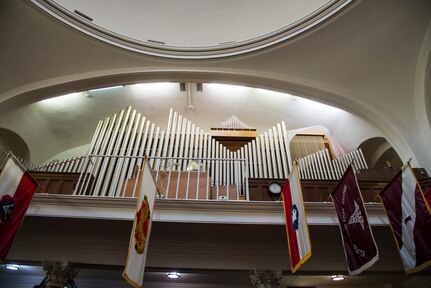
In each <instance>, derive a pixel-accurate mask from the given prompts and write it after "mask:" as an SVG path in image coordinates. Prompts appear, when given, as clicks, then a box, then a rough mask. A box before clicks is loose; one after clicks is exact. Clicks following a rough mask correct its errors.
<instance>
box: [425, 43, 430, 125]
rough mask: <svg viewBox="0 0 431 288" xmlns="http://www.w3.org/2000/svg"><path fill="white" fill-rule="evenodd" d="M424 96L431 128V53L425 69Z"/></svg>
mask: <svg viewBox="0 0 431 288" xmlns="http://www.w3.org/2000/svg"><path fill="white" fill-rule="evenodd" d="M424 94H425V110H426V111H425V112H426V115H427V119H428V125H429V128H431V51H430V53H429V55H428V61H427V65H426V68H425V83H424Z"/></svg>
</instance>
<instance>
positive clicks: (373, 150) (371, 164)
mask: <svg viewBox="0 0 431 288" xmlns="http://www.w3.org/2000/svg"><path fill="white" fill-rule="evenodd" d="M358 149H361V150H362V153H363V154H364V158H365V161H366V162H367V164H368V168H391V167H392V168H401V166H402V165H403V162H402V161H401V158H400V157H399V156H398V154H397V152H396V151H395V149H394V148H393V147H392V146H391V145H390V144H389V142H388V141H386V139H385V138H383V137H373V138H370V139H367V140H365V141H364V142H362V143H361V144H360V145H359V147H358Z"/></svg>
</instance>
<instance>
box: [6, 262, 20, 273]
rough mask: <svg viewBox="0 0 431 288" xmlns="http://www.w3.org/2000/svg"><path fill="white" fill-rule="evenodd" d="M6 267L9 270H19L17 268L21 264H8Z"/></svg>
mask: <svg viewBox="0 0 431 288" xmlns="http://www.w3.org/2000/svg"><path fill="white" fill-rule="evenodd" d="M6 268H7V269H9V270H13V271H17V270H19V265H18V264H6Z"/></svg>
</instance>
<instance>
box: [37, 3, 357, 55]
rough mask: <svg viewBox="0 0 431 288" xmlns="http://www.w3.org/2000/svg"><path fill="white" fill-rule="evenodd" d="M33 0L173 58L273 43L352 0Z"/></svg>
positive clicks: (85, 26)
mask: <svg viewBox="0 0 431 288" xmlns="http://www.w3.org/2000/svg"><path fill="white" fill-rule="evenodd" d="M32 1H33V3H35V4H36V5H38V6H39V7H41V8H42V9H44V10H45V11H47V12H48V13H50V14H51V15H53V16H54V17H56V18H58V19H60V20H61V21H63V22H64V23H66V24H68V25H70V26H72V27H74V28H77V29H78V30H80V31H82V32H84V33H86V34H88V35H91V36H93V37H96V38H98V39H100V40H103V41H105V42H107V43H109V44H113V45H117V46H119V47H122V48H126V49H129V50H132V51H138V52H142V53H144V54H149V55H158V56H166V57H173V58H213V57H222V56H226V55H236V54H241V53H245V52H250V51H255V50H258V49H261V48H263V47H267V46H271V45H274V44H275V43H278V42H280V41H284V40H286V39H288V38H291V37H293V36H296V35H298V34H300V33H303V32H305V31H306V30H308V29H310V28H311V27H313V26H315V25H317V24H319V23H320V22H321V21H324V20H326V19H327V18H329V17H331V16H332V15H333V14H335V13H336V12H338V11H339V10H341V9H343V8H344V7H345V6H346V5H348V4H349V3H350V2H351V0H310V1H306V2H303V1H302V2H300V1H295V0H284V1H280V0H271V1H256V0H253V1H244V0H236V1H226V0H222V1H217V2H214V1H208V0H204V1H202V0H186V1H164V0H162V1H136V0H128V1H126V2H124V1H118V0H109V1H100V0H96V1H69V0H57V1H43V0H32ZM226 7H229V8H228V9H226Z"/></svg>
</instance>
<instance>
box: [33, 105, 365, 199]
mask: <svg viewBox="0 0 431 288" xmlns="http://www.w3.org/2000/svg"><path fill="white" fill-rule="evenodd" d="M224 124H225V125H227V126H229V125H230V126H235V127H237V126H241V125H244V123H242V122H240V120H239V119H237V118H231V119H230V120H229V121H227V122H225V123H224ZM287 135H288V134H287V130H286V124H285V123H284V122H281V123H278V124H276V125H275V126H273V127H272V128H270V129H268V130H267V131H264V132H263V133H262V134H260V135H259V136H257V137H256V138H255V139H253V140H251V141H250V142H249V143H247V144H245V145H244V146H243V147H241V148H240V149H238V150H237V151H231V150H230V149H228V148H227V147H225V146H224V145H222V144H221V143H220V142H219V141H217V140H216V139H214V137H213V136H211V135H210V134H209V133H207V132H205V131H204V130H203V129H201V128H199V127H198V126H197V125H195V124H194V123H192V122H191V121H190V120H188V119H187V118H185V117H183V116H182V115H179V114H178V113H177V112H175V111H173V110H172V109H171V110H170V112H169V118H168V123H167V129H166V130H163V129H161V128H160V127H159V126H157V125H156V124H155V123H152V122H151V121H150V120H148V119H147V118H146V117H145V116H142V115H141V114H140V113H137V112H136V110H134V109H132V108H131V107H128V108H127V109H125V110H122V111H120V112H119V113H117V114H114V115H112V116H111V117H107V118H106V119H105V120H103V121H100V122H99V123H98V125H97V128H96V130H95V133H94V136H93V139H92V140H91V143H90V145H89V148H88V154H87V156H85V157H84V156H79V157H74V158H70V159H68V160H64V161H59V162H58V163H57V162H55V163H49V164H47V165H44V166H40V167H38V168H37V169H36V170H38V171H60V172H82V171H86V172H87V173H91V175H92V177H93V179H94V181H93V182H92V183H91V187H90V188H91V191H93V192H92V194H93V195H99V196H121V195H122V193H123V191H124V186H125V184H126V181H125V180H126V179H129V178H131V177H132V175H133V171H134V169H135V166H138V167H139V168H141V165H142V157H143V156H144V155H147V156H149V161H150V164H151V166H152V168H153V170H156V171H163V170H165V171H172V173H173V172H175V171H177V172H175V173H180V172H178V171H187V170H188V168H189V167H190V165H191V164H193V163H192V162H196V161H197V162H198V165H199V171H201V172H205V173H208V175H209V177H208V178H209V179H210V180H209V181H211V183H209V184H210V185H211V186H216V185H238V186H245V185H246V184H244V183H247V181H245V180H246V179H245V178H247V177H253V178H281V179H285V178H287V176H288V175H289V169H290V167H291V166H292V159H293V160H298V163H299V167H300V176H301V178H303V179H334V178H337V177H340V175H341V174H342V171H343V169H345V167H346V165H347V164H348V163H350V162H352V159H356V161H354V162H355V163H354V165H356V166H357V168H366V163H365V160H364V157H363V155H362V152H361V151H360V150H359V151H353V152H351V153H350V154H348V155H345V156H344V157H342V158H340V159H336V160H334V159H332V158H331V156H330V152H329V151H328V150H325V146H324V143H323V142H322V139H323V137H322V136H311V137H310V136H307V137H303V136H300V135H297V136H295V137H294V139H293V141H292V142H291V143H289V142H288V137H287ZM301 143H302V144H301ZM304 143H305V144H304ZM94 155H99V156H100V155H106V156H107V157H91V156H94ZM108 156H111V157H108ZM112 156H114V157H112ZM236 160H237V161H242V162H241V163H244V164H241V165H246V166H245V167H242V168H243V169H245V171H244V172H241V171H243V169H239V167H237V166H239V164H237V163H239V162H235V161H236ZM194 164H196V163H194ZM84 182H85V181H83V179H80V180H79V182H78V186H79V185H81V183H84ZM82 185H83V184H82ZM82 185H81V186H82ZM86 185H88V183H87V184H86ZM87 188H88V187H87ZM87 188H85V189H81V191H87ZM239 189H245V187H239ZM75 191H76V192H75V193H76V194H79V193H83V192H79V191H80V190H79V189H76V190H75Z"/></svg>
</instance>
